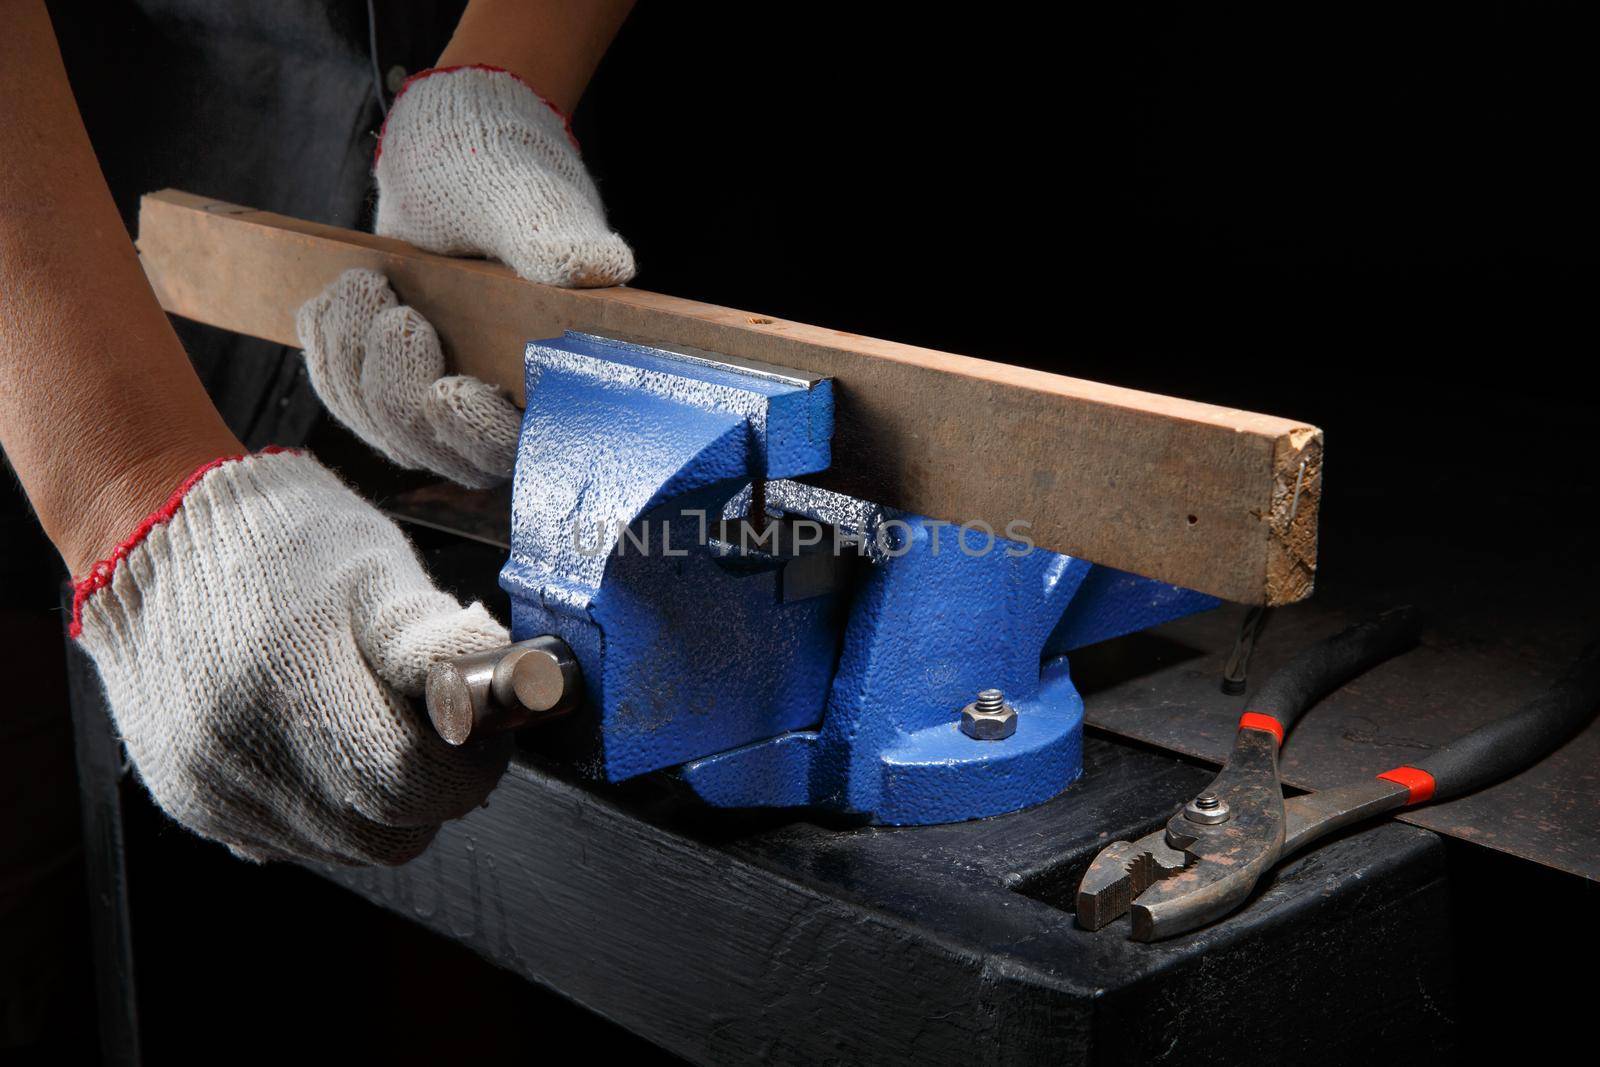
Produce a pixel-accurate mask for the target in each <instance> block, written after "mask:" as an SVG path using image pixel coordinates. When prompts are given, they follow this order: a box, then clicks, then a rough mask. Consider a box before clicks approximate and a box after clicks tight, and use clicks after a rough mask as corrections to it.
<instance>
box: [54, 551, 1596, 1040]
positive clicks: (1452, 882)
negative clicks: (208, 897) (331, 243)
mask: <svg viewBox="0 0 1600 1067" xmlns="http://www.w3.org/2000/svg"><path fill="white" fill-rule="evenodd" d="M416 533H417V536H418V539H419V542H420V543H421V544H422V545H423V547H424V550H425V555H426V556H427V558H428V560H429V563H430V566H431V568H432V569H433V571H434V572H435V574H436V575H438V576H439V577H440V578H441V580H442V581H443V582H445V584H448V585H452V586H454V587H455V588H456V590H457V591H458V592H461V593H462V594H464V595H471V596H484V597H490V598H492V597H493V595H494V590H493V587H492V584H491V583H492V581H493V575H494V573H495V569H496V566H497V564H498V561H499V559H500V551H499V550H498V549H496V548H494V547H493V546H490V545H485V544H482V543H475V542H473V541H471V540H470V539H466V538H462V537H460V536H456V535H451V534H447V533H442V532H439V531H428V530H422V529H418V530H417V531H416ZM491 602H493V601H492V600H491ZM1232 624H1233V620H1232V618H1231V617H1229V616H1224V615H1219V616H1217V617H1216V621H1214V622H1213V623H1211V624H1210V625H1211V627H1212V628H1213V629H1215V630H1216V632H1217V633H1218V634H1224V635H1225V634H1226V633H1228V631H1229V627H1230V626H1231V625H1232ZM1187 632H1188V631H1185V633H1187ZM1191 638H1192V635H1191ZM1213 643H1215V642H1213ZM1171 646H1172V642H1171V641H1170V640H1167V639H1163V638H1161V637H1160V635H1156V636H1155V637H1149V638H1146V637H1135V638H1133V639H1129V640H1127V641H1126V642H1125V643H1124V645H1123V646H1121V647H1120V648H1118V649H1113V650H1111V651H1110V653H1108V652H1107V651H1106V650H1105V649H1104V648H1102V649H1101V650H1099V651H1092V653H1091V654H1089V655H1087V656H1086V657H1085V671H1084V678H1083V683H1084V686H1085V690H1086V692H1087V698H1088V702H1089V706H1090V716H1091V720H1093V719H1094V718H1095V717H1096V716H1097V715H1098V714H1099V713H1100V712H1101V711H1105V710H1107V708H1108V707H1109V705H1107V703H1106V702H1107V701H1111V700H1118V699H1123V698H1124V697H1125V696H1126V694H1127V693H1128V691H1129V690H1128V680H1129V679H1130V678H1138V679H1143V681H1141V682H1140V686H1141V687H1142V688H1139V690H1138V691H1139V692H1140V693H1142V694H1144V695H1145V696H1146V697H1148V693H1146V692H1145V691H1146V689H1148V686H1149V685H1150V684H1152V683H1151V682H1150V679H1152V678H1155V679H1160V678H1170V679H1172V681H1171V684H1172V685H1173V686H1175V687H1178V688H1183V687H1187V690H1186V696H1185V699H1194V697H1193V693H1191V692H1188V690H1194V691H1196V692H1197V691H1198V690H1197V689H1196V688H1195V687H1196V682H1195V679H1194V678H1193V677H1192V675H1193V674H1194V673H1195V671H1194V670H1189V671H1185V670H1183V669H1181V668H1175V667H1174V665H1173V656H1172V652H1171ZM1202 652H1203V653H1205V654H1206V655H1212V654H1215V653H1216V652H1217V650H1216V649H1197V650H1194V655H1193V656H1192V657H1190V658H1191V659H1198V658H1199V656H1200V654H1201V653H1202ZM1142 655H1143V656H1146V657H1147V658H1148V659H1149V670H1148V671H1145V670H1142V669H1140V668H1139V667H1138V665H1137V663H1136V662H1135V661H1137V660H1138V659H1139V657H1140V656H1142ZM74 663H75V666H74V706H75V715H76V721H77V726H78V732H79V743H80V768H81V770H82V772H83V775H82V777H83V786H84V790H85V796H86V800H87V804H86V809H85V810H86V826H87V828H88V834H87V838H88V840H89V841H91V842H93V843H96V845H97V848H96V854H95V855H93V856H91V861H92V862H91V875H92V879H93V881H94V883H95V884H94V887H93V888H94V899H95V901H96V906H97V909H98V911H97V914H98V918H99V927H98V939H99V941H100V943H101V946H102V958H103V959H106V960H109V961H111V963H112V966H111V967H109V968H104V969H103V978H104V981H103V982H102V991H101V998H102V1010H103V1011H105V1012H106V1014H107V1021H106V1022H105V1023H104V1024H103V1025H105V1026H109V1027H110V1031H109V1033H108V1039H109V1040H110V1041H111V1042H112V1043H114V1040H115V1039H114V1036H112V1035H114V1034H115V1033H116V1032H117V1027H118V1026H119V1025H121V1026H123V1028H124V1029H126V1030H127V1031H128V1032H131V1030H132V1027H131V1022H127V1021H122V1022H119V1018H120V1019H122V1020H131V1017H132V989H133V984H132V981H131V978H130V975H131V973H132V971H131V968H132V954H131V951H130V950H129V949H128V945H129V937H128V932H127V931H128V919H127V915H126V912H125V910H123V909H121V908H120V907H119V900H120V896H119V886H120V878H121V874H120V872H121V863H120V856H119V855H118V849H119V848H120V845H119V844H118V829H117V819H118V813H117V810H116V807H115V804H116V800H117V796H118V794H117V790H116V788H115V781H116V777H117V775H118V773H119V770H120V759H119V756H118V753H117V751H116V746H115V742H114V741H113V740H111V739H110V737H109V734H108V732H107V725H106V717H105V715H104V710H103V706H102V704H101V703H100V696H99V688H98V685H97V684H96V683H95V680H94V676H93V672H92V667H90V666H89V665H88V664H87V663H86V662H85V661H84V660H83V659H82V657H81V656H76V654H75V659H74ZM1208 677H1209V675H1208ZM1212 684H1213V683H1212V682H1209V681H1208V682H1206V685H1207V686H1210V685H1212ZM1463 684H1465V682H1464V683H1463ZM1174 691H1175V692H1176V691H1177V690H1176V689H1174ZM1209 691H1214V689H1212V690H1209ZM1219 699H1220V698H1219ZM1102 705H1106V707H1102ZM525 741H526V746H527V747H526V751H523V752H522V753H520V754H519V755H518V757H517V759H516V760H515V762H514V763H513V766H512V768H511V770H510V772H509V773H508V774H507V776H506V778H505V780H504V781H503V782H502V783H501V785H500V786H499V787H498V789H497V790H496V791H495V793H494V794H493V796H492V797H491V799H490V802H489V803H488V805H487V806H486V807H485V808H483V809H481V810H479V811H476V812H474V813H473V814H472V815H470V816H468V817H467V818H465V819H463V820H460V821H458V822H454V823H451V824H449V825H447V826H446V827H445V829H444V830H443V831H442V832H441V834H440V835H439V837H438V839H437V840H436V842H435V843H434V845H433V846H432V847H431V848H430V849H429V850H428V851H427V852H426V853H425V854H424V855H423V856H421V857H420V858H418V859H417V860H415V861H413V862H412V863H410V864H408V865H406V866H405V867H402V868H398V869H393V870H387V869H384V870H346V869H319V870H318V871H317V873H319V874H320V875H322V876H323V877H325V878H327V879H329V880H331V881H332V882H334V883H336V884H338V885H340V886H343V887H346V888H348V889H349V890H351V891H353V892H354V893H356V894H359V895H360V896H361V897H364V898H366V899H367V900H370V901H372V902H373V903H375V904H378V905H380V906H381V907H382V908H384V909H387V910H388V911H389V912H392V913H394V914H396V915H398V916H401V917H403V918H404V919H406V920H408V921H410V922H411V923H415V924H420V925H421V926H424V927H426V928H428V929H431V930H433V931H435V932H437V933H438V934H441V935H443V936H444V937H445V938H447V939H449V940H451V941H454V942H457V943H460V944H463V945H466V946H468V947H470V948H471V949H473V950H474V951H476V952H477V953H478V954H480V955H481V956H482V957H484V958H485V959H487V960H488V961H490V962H491V963H493V964H495V965H498V966H499V967H500V968H504V969H505V970H507V971H510V972H512V973H514V974H516V975H519V976H521V977H522V978H524V979H527V980H528V981H529V982H532V983H537V984H538V985H540V986H542V987H545V988H548V989H551V990H554V991H556V992H558V993H560V994H561V995H563V996H565V997H567V998H569V999H571V1000H572V1001H575V1002H577V1003H578V1004H581V1005H583V1006H584V1007H586V1008H588V1009H589V1010H591V1011H593V1012H596V1013H598V1014H600V1015H602V1016H604V1017H606V1018H608V1019H610V1020H612V1021H614V1022H615V1023H617V1024H619V1025H620V1026H622V1027H625V1028H627V1029H628V1030H630V1031H632V1032H634V1033H636V1034H638V1035H640V1036H642V1037H644V1038H646V1039H648V1040H649V1041H650V1042H653V1043H655V1044H656V1045H657V1046H659V1047H661V1048H664V1049H666V1050H670V1051H671V1052H673V1053H676V1054H678V1055H680V1056H682V1057H684V1058H687V1059H689V1060H692V1061H696V1062H707V1063H724V1062H742V1061H751V1060H758V1059H759V1060H769V1061H773V1062H795V1063H798V1062H805V1063H811V1062H850V1063H855V1062H917V1063H1013V1062H1051V1063H1059V1062H1069V1063H1070V1062H1094V1063H1136V1062H1159V1061H1164V1060H1170V1061H1171V1062H1183V1063H1207V1062H1227V1063H1284V1062H1295V1063H1301V1064H1304V1063H1341V1062H1349V1061H1351V1060H1352V1059H1353V1058H1355V1057H1358V1056H1360V1055H1363V1054H1368V1053H1373V1052H1376V1051H1379V1050H1382V1051H1383V1052H1384V1054H1385V1055H1397V1054H1415V1055H1420V1056H1426V1057H1429V1058H1430V1059H1431V1058H1433V1057H1435V1056H1436V1055H1438V1054H1440V1053H1442V1052H1443V1051H1445V1050H1447V1049H1449V1048H1451V1047H1453V1046H1456V1045H1458V1044H1460V1043H1461V1042H1463V1041H1474V1042H1476V1041H1479V1040H1487V1039H1488V1038H1489V1037H1492V1035H1493V1033H1494V1032H1496V1031H1495V1028H1494V1026H1493V1025H1492V1024H1491V1023H1490V1022H1489V1020H1491V1019H1495V1018H1503V1017H1505V1015H1506V1013H1507V1012H1508V1011H1515V1010H1516V1009H1517V1008H1518V1007H1519V1006H1527V1007H1530V1008H1531V1007H1533V1006H1546V1007H1554V1008H1559V1006H1560V1003H1561V998H1560V995H1556V996H1554V998H1553V999H1552V996H1551V993H1550V987H1548V986H1544V987H1539V986H1536V985H1532V984H1521V985H1518V984H1513V985H1511V986H1507V984H1506V983H1505V982H1504V980H1503V979H1504V976H1505V975H1506V974H1508V973H1517V974H1536V973H1539V972H1540V970H1541V969H1542V968H1543V967H1544V966H1545V965H1546V962H1547V959H1548V958H1550V957H1552V956H1553V955H1555V954H1557V953H1559V952H1561V951H1562V950H1563V949H1567V950H1575V951H1583V949H1582V948H1581V946H1582V945H1584V944H1592V943H1593V942H1594V940H1595V935H1594V932H1593V929H1592V924H1588V925H1586V926H1584V927H1582V928H1581V929H1577V930H1568V931H1566V932H1565V935H1564V936H1565V938H1566V942H1565V944H1558V943H1555V942H1551V941H1548V940H1543V939H1540V938H1538V937H1530V936H1528V932H1527V929H1526V928H1523V929H1518V927H1517V924H1516V923H1515V922H1512V923H1507V922H1505V921H1504V916H1505V914H1506V911H1507V907H1506V906H1507V902H1508V901H1514V900H1515V901H1528V902H1530V903H1532V902H1536V903H1537V904H1538V906H1539V907H1543V908H1547V909H1548V910H1549V911H1550V912H1551V913H1553V914H1554V915H1556V916H1560V915H1568V914H1581V911H1582V909H1583V908H1584V907H1586V906H1589V905H1592V903H1593V901H1594V897H1593V893H1592V892H1591V888H1592V883H1589V882H1587V881H1585V880H1583V879H1581V878H1573V877H1572V876H1570V875H1564V874H1561V873H1559V872H1554V871H1551V870H1548V869H1545V868H1542V867H1538V866H1537V865H1533V864H1528V863H1526V862H1524V861H1519V860H1512V859H1509V858H1503V857H1495V856H1494V855H1493V854H1492V853H1489V852H1487V851H1486V850H1483V849H1481V848H1478V847H1477V846H1474V845H1471V844H1465V843H1462V842H1460V841H1450V840H1448V839H1445V838H1441V837H1439V836H1437V835H1436V834H1435V833H1432V832H1430V831H1428V830H1425V829H1421V828H1418V827H1415V826H1408V825H1405V824H1402V823H1399V822H1392V821H1391V822H1384V823H1379V824H1377V825H1374V826H1370V827H1367V828H1364V829H1358V830H1355V831H1353V832H1349V833H1346V834H1344V835H1342V836H1340V837H1337V838H1335V839H1333V840H1330V841H1328V842H1326V843H1323V844H1321V845H1319V846H1318V847H1316V848H1314V849H1312V850H1311V851H1309V852H1307V853H1306V854H1304V855H1302V856H1299V857H1297V858H1295V859H1293V860H1292V861H1290V862H1288V863H1287V864H1285V865H1284V866H1283V867H1282V868H1280V869H1279V870H1278V871H1277V872H1276V874H1275V876H1274V877H1273V878H1272V879H1271V880H1270V881H1269V882H1268V883H1267V884H1266V885H1265V886H1264V887H1263V888H1262V889H1261V890H1260V891H1259V893H1258V896H1257V898H1256V899H1255V900H1254V902H1253V903H1252V904H1251V905H1250V906H1249V907H1248V908H1247V909H1246V910H1244V911H1243V912H1241V913H1239V914H1237V915H1235V916H1234V917H1232V918H1230V919H1228V920H1225V921H1223V922H1221V923H1219V924H1217V925H1215V926H1213V927H1211V928H1209V929H1206V930H1203V931H1200V932H1197V933H1195V934H1191V935H1187V936H1185V937H1180V938H1177V939H1174V940H1172V941H1169V942H1164V943H1161V944H1157V945H1143V944H1138V943H1135V942H1132V941H1129V940H1128V939H1127V920H1126V919H1124V920H1122V921H1120V922H1118V923H1115V924H1113V925H1112V926H1110V927H1108V928H1107V929H1105V930H1102V931H1099V932H1097V933H1088V932H1086V931H1083V930H1081V929H1079V928H1078V927H1077V926H1076V925H1075V923H1074V920H1073V916H1072V913H1071V910H1070V908H1071V897H1072V892H1073V889H1074V888H1075V886H1076V883H1077V880H1078V877H1079V875H1080V874H1081V873H1082V871H1083V869H1084V868H1085V866H1086V865H1087V863H1088V862H1089V860H1090V859H1091V858H1092V857H1093V855H1094V854H1095V853H1096V852H1097V851H1098V849H1099V848H1100V847H1101V846H1102V845H1103V844H1104V843H1105V842H1107V841H1109V840H1112V839H1114V838H1116V837H1125V836H1128V835H1137V834H1142V833H1144V832H1147V831H1148V830H1150V829H1153V828H1154V827H1155V826H1157V825H1158V824H1159V823H1160V822H1161V821H1163V820H1164V819H1165V818H1166V817H1167V815H1169V814H1170V812H1171V811H1172V810H1174V808H1175V807H1176V806H1177V805H1178V804H1179V803H1180V802H1181V801H1182V800H1184V799H1185V798H1187V797H1188V796H1190V795H1192V794H1193V793H1194V792H1195V791H1196V789H1197V788H1198V787H1199V786H1201V785H1203V784H1204V783H1205V782H1206V781H1208V780H1209V777H1210V774H1211V771H1210V769H1209V767H1208V766H1207V765H1206V764H1204V763H1202V762H1200V761H1198V760H1191V759H1188V758H1185V757H1183V756H1180V755H1173V754H1171V753H1168V752H1164V751H1160V750H1157V749H1155V748H1149V747H1145V746H1143V745H1141V744H1140V743H1138V742H1134V741H1128V740H1125V739H1121V738H1115V737H1112V736H1110V735H1108V734H1104V733H1102V732H1100V731H1098V730H1091V732H1090V736H1089V738H1088V741H1087V744H1086V751H1085V759H1086V766H1085V774H1084V776H1083V777H1082V778H1081V779H1080V780H1079V781H1078V782H1077V783H1076V784H1074V785H1073V786H1071V787H1070V788H1069V789H1067V790H1066V792H1064V793H1063V794H1062V795H1061V796H1059V797H1057V798H1056V799H1054V800H1052V801H1050V802H1049V803H1047V804H1044V805H1041V806H1039V807H1037V808H1034V809H1031V810H1028V811H1024V812H1019V813H1015V814H1012V815H1007V816H1002V817H999V818H995V819H989V820H983V821H979V822H970V823H961V824H953V825H946V826H934V827H920V828H905V829H887V828H874V827H868V826H852V825H848V824H838V823H824V822H817V821H811V820H808V819H804V818H795V817H794V816H792V815H789V814H784V813H776V812H756V813H727V812H715V811H708V810H706V809H704V808H702V807H699V806H697V805H696V804H695V803H694V802H693V801H692V800H691V799H690V798H688V797H687V796H685V795H683V794H682V793H681V792H680V791H679V789H678V788H677V787H676V785H675V783H674V781H673V780H672V779H671V778H670V776H665V775H663V776H656V777H652V778H647V779H644V780H641V781H638V782H635V783H631V784H629V785H626V786H624V787H604V786H597V785H594V784H592V783H587V782H584V781H581V780H578V779H577V778H576V777H574V776H573V774H572V773H571V772H570V771H567V770H565V769H564V768H563V767H561V766H560V765H559V764H556V763H554V762H550V761H547V760H545V759H544V758H543V757H541V756H540V754H539V753H538V747H539V738H538V737H537V735H536V734H535V735H530V736H528V737H526V738H525ZM247 874H251V875H252V876H254V875H256V874H260V875H261V876H266V872H247ZM284 906H285V907H293V906H294V904H293V902H288V903H286V904H285V905H284ZM1510 910H1511V911H1513V912H1515V913H1516V914H1517V916H1518V918H1519V920H1521V921H1527V920H1528V919H1529V918H1530V917H1533V916H1536V915H1537V914H1538V910H1537V908H1535V907H1527V906H1523V907H1513V908H1512V909H1510ZM1547 921H1548V920H1547ZM1557 988H1558V989H1559V988H1564V987H1557ZM1569 995H1571V994H1569ZM434 996H436V997H437V998H438V1000H439V1003H440V1005H441V1011H442V1012H443V1015H444V1017H450V1016H452V1015H465V1016H467V1017H470V1015H471V1007H470V1005H471V1003H472V990H471V988H456V989H451V990H441V991H437V992H436V993H435V994H434ZM119 1013H120V1015H119ZM441 1025H444V1024H443V1023H441Z"/></svg>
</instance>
